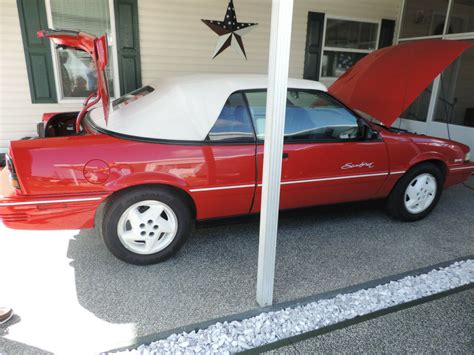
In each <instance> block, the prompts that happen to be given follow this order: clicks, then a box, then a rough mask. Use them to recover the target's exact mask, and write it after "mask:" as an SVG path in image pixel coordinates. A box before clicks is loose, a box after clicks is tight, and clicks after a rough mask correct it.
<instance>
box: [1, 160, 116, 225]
mask: <svg viewBox="0 0 474 355" xmlns="http://www.w3.org/2000/svg"><path fill="white" fill-rule="evenodd" d="M106 197H107V196H106V195H104V194H100V195H99V194H82V195H55V196H52V195H49V196H40V197H38V196H25V195H19V194H17V192H16V191H15V189H14V188H13V187H11V185H10V183H9V179H8V172H7V171H6V169H3V171H1V172H0V220H2V222H3V224H5V226H7V227H9V228H13V229H26V230H62V229H85V228H93V227H94V219H95V213H96V210H97V208H98V207H99V206H100V204H101V203H102V202H103V201H104V200H105V198H106Z"/></svg>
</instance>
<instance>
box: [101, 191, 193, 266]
mask: <svg viewBox="0 0 474 355" xmlns="http://www.w3.org/2000/svg"><path fill="white" fill-rule="evenodd" d="M191 221H192V218H191V213H190V210H189V207H188V206H187V204H186V202H185V201H183V199H182V198H180V196H179V195H178V194H176V193H174V192H173V191H171V190H169V189H166V188H143V189H139V190H132V191H129V192H125V193H123V194H120V195H118V196H117V197H113V198H112V199H111V200H110V201H109V202H108V204H107V206H106V210H105V213H104V219H103V221H102V237H103V239H104V242H105V244H106V246H107V248H108V249H109V250H110V252H111V253H112V254H113V255H114V256H116V257H117V258H118V259H120V260H123V261H125V262H127V263H130V264H136V265H148V264H156V263H158V262H161V261H164V260H166V259H168V258H169V257H170V256H172V255H173V254H175V253H176V252H177V251H178V250H179V248H180V247H181V246H182V245H183V243H184V242H185V241H186V239H187V237H188V235H189V234H190V231H191Z"/></svg>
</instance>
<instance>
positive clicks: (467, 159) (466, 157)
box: [464, 152, 471, 163]
mask: <svg viewBox="0 0 474 355" xmlns="http://www.w3.org/2000/svg"><path fill="white" fill-rule="evenodd" d="M470 161H471V152H467V153H466V156H465V157H464V162H465V163H469V162H470Z"/></svg>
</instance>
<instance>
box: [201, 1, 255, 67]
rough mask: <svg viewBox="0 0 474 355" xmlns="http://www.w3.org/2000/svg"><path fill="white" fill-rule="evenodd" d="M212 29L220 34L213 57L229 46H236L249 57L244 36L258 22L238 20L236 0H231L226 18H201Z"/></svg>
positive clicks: (235, 47)
mask: <svg viewBox="0 0 474 355" xmlns="http://www.w3.org/2000/svg"><path fill="white" fill-rule="evenodd" d="M201 21H202V22H204V23H205V24H206V25H207V26H208V27H209V28H210V29H211V30H213V31H214V32H215V33H216V34H217V35H218V36H219V40H218V41H217V46H216V49H215V51H214V55H213V57H212V58H213V59H214V58H215V57H217V56H218V55H219V54H221V53H222V52H223V51H224V50H226V49H227V48H228V47H232V48H234V49H235V50H236V51H237V52H238V53H240V54H241V55H243V56H244V58H245V59H247V53H245V48H244V42H243V41H242V36H243V35H245V34H246V33H247V32H249V31H250V30H252V28H253V27H254V26H257V25H258V23H243V22H242V23H241V22H238V21H237V14H236V13H235V7H234V2H233V1H232V0H229V5H228V6H227V11H226V14H225V16H224V20H222V21H216V20H201Z"/></svg>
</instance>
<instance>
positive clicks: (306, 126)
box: [246, 89, 359, 143]
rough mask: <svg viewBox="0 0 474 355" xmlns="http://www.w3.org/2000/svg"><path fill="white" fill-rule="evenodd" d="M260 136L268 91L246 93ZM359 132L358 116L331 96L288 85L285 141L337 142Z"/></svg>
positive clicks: (351, 137) (263, 131) (353, 137)
mask: <svg viewBox="0 0 474 355" xmlns="http://www.w3.org/2000/svg"><path fill="white" fill-rule="evenodd" d="M246 97H247V101H248V103H249V107H250V112H251V114H252V119H253V122H254V126H255V131H256V134H257V138H258V139H259V140H263V139H264V133H265V111H266V92H265V91H251V92H247V93H246ZM358 136H359V124H358V119H357V117H356V116H354V115H353V114H352V113H351V112H350V111H348V110H347V109H346V108H345V107H344V106H342V105H341V104H340V103H338V102H337V101H336V100H335V99H333V98H331V96H329V95H327V94H325V93H322V92H318V91H310V90H300V89H289V90H288V96H287V102H286V116H285V143H291V142H296V143H298V142H334V141H345V140H353V139H356V138H358Z"/></svg>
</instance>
